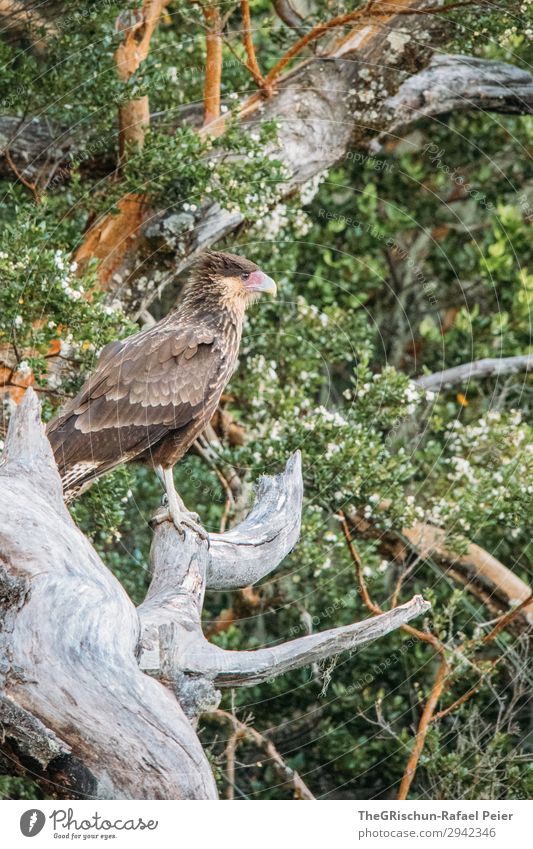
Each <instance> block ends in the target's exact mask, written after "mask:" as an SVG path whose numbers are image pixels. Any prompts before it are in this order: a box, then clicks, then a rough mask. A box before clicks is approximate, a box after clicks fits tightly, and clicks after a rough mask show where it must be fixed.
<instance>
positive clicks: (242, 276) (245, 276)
mask: <svg viewBox="0 0 533 849" xmlns="http://www.w3.org/2000/svg"><path fill="white" fill-rule="evenodd" d="M249 276H250V273H249V272H248V271H243V273H242V274H241V280H248V278H249Z"/></svg>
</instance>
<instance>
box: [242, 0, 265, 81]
mask: <svg viewBox="0 0 533 849" xmlns="http://www.w3.org/2000/svg"><path fill="white" fill-rule="evenodd" d="M241 14H242V36H243V41H244V49H245V50H246V60H247V61H246V67H247V68H248V70H249V71H250V73H251V74H252V76H253V78H254V80H255V81H256V83H257V84H258V85H259V86H262V85H263V84H264V78H263V74H262V73H261V68H260V67H259V63H258V61H257V57H256V55H255V47H254V40H253V37H252V21H251V18H250V3H249V2H248V0H241Z"/></svg>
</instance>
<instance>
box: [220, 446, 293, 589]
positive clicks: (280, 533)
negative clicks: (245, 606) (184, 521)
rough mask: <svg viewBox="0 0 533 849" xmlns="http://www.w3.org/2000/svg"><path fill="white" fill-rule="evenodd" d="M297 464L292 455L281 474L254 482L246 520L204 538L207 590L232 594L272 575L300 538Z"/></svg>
mask: <svg viewBox="0 0 533 849" xmlns="http://www.w3.org/2000/svg"><path fill="white" fill-rule="evenodd" d="M302 499H303V482H302V461H301V457H300V452H299V451H297V452H296V453H295V454H294V455H293V456H292V457H291V458H290V460H289V462H288V463H287V466H286V468H285V471H284V472H282V473H281V474H280V475H276V476H275V477H264V478H262V479H261V480H260V482H259V486H258V489H257V493H256V501H255V504H254V506H253V508H252V510H251V512H250V513H249V514H248V516H247V517H246V519H245V520H244V521H243V522H241V523H240V524H239V525H237V526H236V527H235V528H233V529H232V530H231V531H228V532H227V533H225V534H210V535H209V539H210V547H209V558H210V559H209V566H208V570H207V588H208V589H210V590H221V589H226V590H228V589H238V588H239V587H247V586H249V585H250V584H255V583H257V581H260V580H261V578H264V576H265V575H268V574H269V572H272V571H273V570H274V569H275V568H276V567H277V565H278V564H279V563H281V561H282V560H283V559H284V558H285V557H286V556H287V554H288V553H289V552H290V551H291V549H292V548H294V546H295V545H296V542H297V540H298V537H299V536H300V524H301V512H302Z"/></svg>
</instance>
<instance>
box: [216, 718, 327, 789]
mask: <svg viewBox="0 0 533 849" xmlns="http://www.w3.org/2000/svg"><path fill="white" fill-rule="evenodd" d="M208 716H212V717H214V718H215V719H220V720H223V721H226V722H229V723H230V724H231V726H232V729H233V732H232V735H231V737H230V739H229V741H228V746H227V747H226V756H228V754H229V759H228V761H227V769H226V775H227V777H228V783H229V782H230V781H231V785H232V787H231V791H230V790H229V789H228V793H227V798H233V788H234V785H235V748H236V746H237V744H238V743H239V742H240V741H241V740H244V739H246V738H249V739H251V740H253V741H254V743H255V744H256V746H257V747H258V748H259V749H260V750H261V751H263V752H264V753H265V754H266V756H267V758H268V759H269V760H270V762H271V764H272V768H273V769H274V771H275V772H276V773H277V774H278V776H279V777H280V779H281V780H282V781H283V782H285V783H288V784H290V785H291V786H292V788H293V794H294V798H295V799H309V800H311V799H314V798H315V797H314V796H313V794H312V793H311V791H310V790H309V788H308V786H307V784H306V783H305V782H304V781H303V779H302V778H301V776H300V775H299V774H298V773H297V772H296V770H294V769H291V767H290V766H288V765H287V764H286V763H285V761H284V760H283V758H282V757H281V755H280V753H279V752H278V750H277V749H276V747H275V746H274V744H273V743H272V741H271V740H269V739H268V738H267V737H264V736H263V735H262V734H260V733H259V731H257V730H256V729H255V728H252V727H251V726H249V725H246V724H245V723H244V722H241V721H240V719H237V717H236V716H235V715H234V714H232V713H228V712H227V711H225V710H213V711H210V712H209V714H208ZM228 750H229V751H228Z"/></svg>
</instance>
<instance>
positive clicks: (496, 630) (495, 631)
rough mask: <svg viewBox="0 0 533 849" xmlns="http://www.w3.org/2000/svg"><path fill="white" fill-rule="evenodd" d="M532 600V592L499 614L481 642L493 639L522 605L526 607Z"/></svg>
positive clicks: (511, 619)
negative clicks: (498, 617)
mask: <svg viewBox="0 0 533 849" xmlns="http://www.w3.org/2000/svg"><path fill="white" fill-rule="evenodd" d="M532 601H533V593H531V594H530V595H528V597H527V598H525V599H524V600H523V601H521V602H520V604H518V605H517V606H516V607H513V609H512V610H509V611H508V612H507V613H505V614H504V615H503V616H501V617H500V619H499V620H498V622H497V623H496V625H495V626H494V628H493V629H492V631H490V632H489V633H488V634H486V635H485V636H484V637H483V642H484V643H488V642H490V640H493V639H494V637H496V636H497V635H498V634H499V633H500V631H502V630H503V628H506V627H507V625H509V623H510V622H512V621H513V619H514V618H515V617H516V616H517V615H518V614H519V613H520V611H521V610H523V609H524V607H527V605H528V604H530V603H531V602H532Z"/></svg>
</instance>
